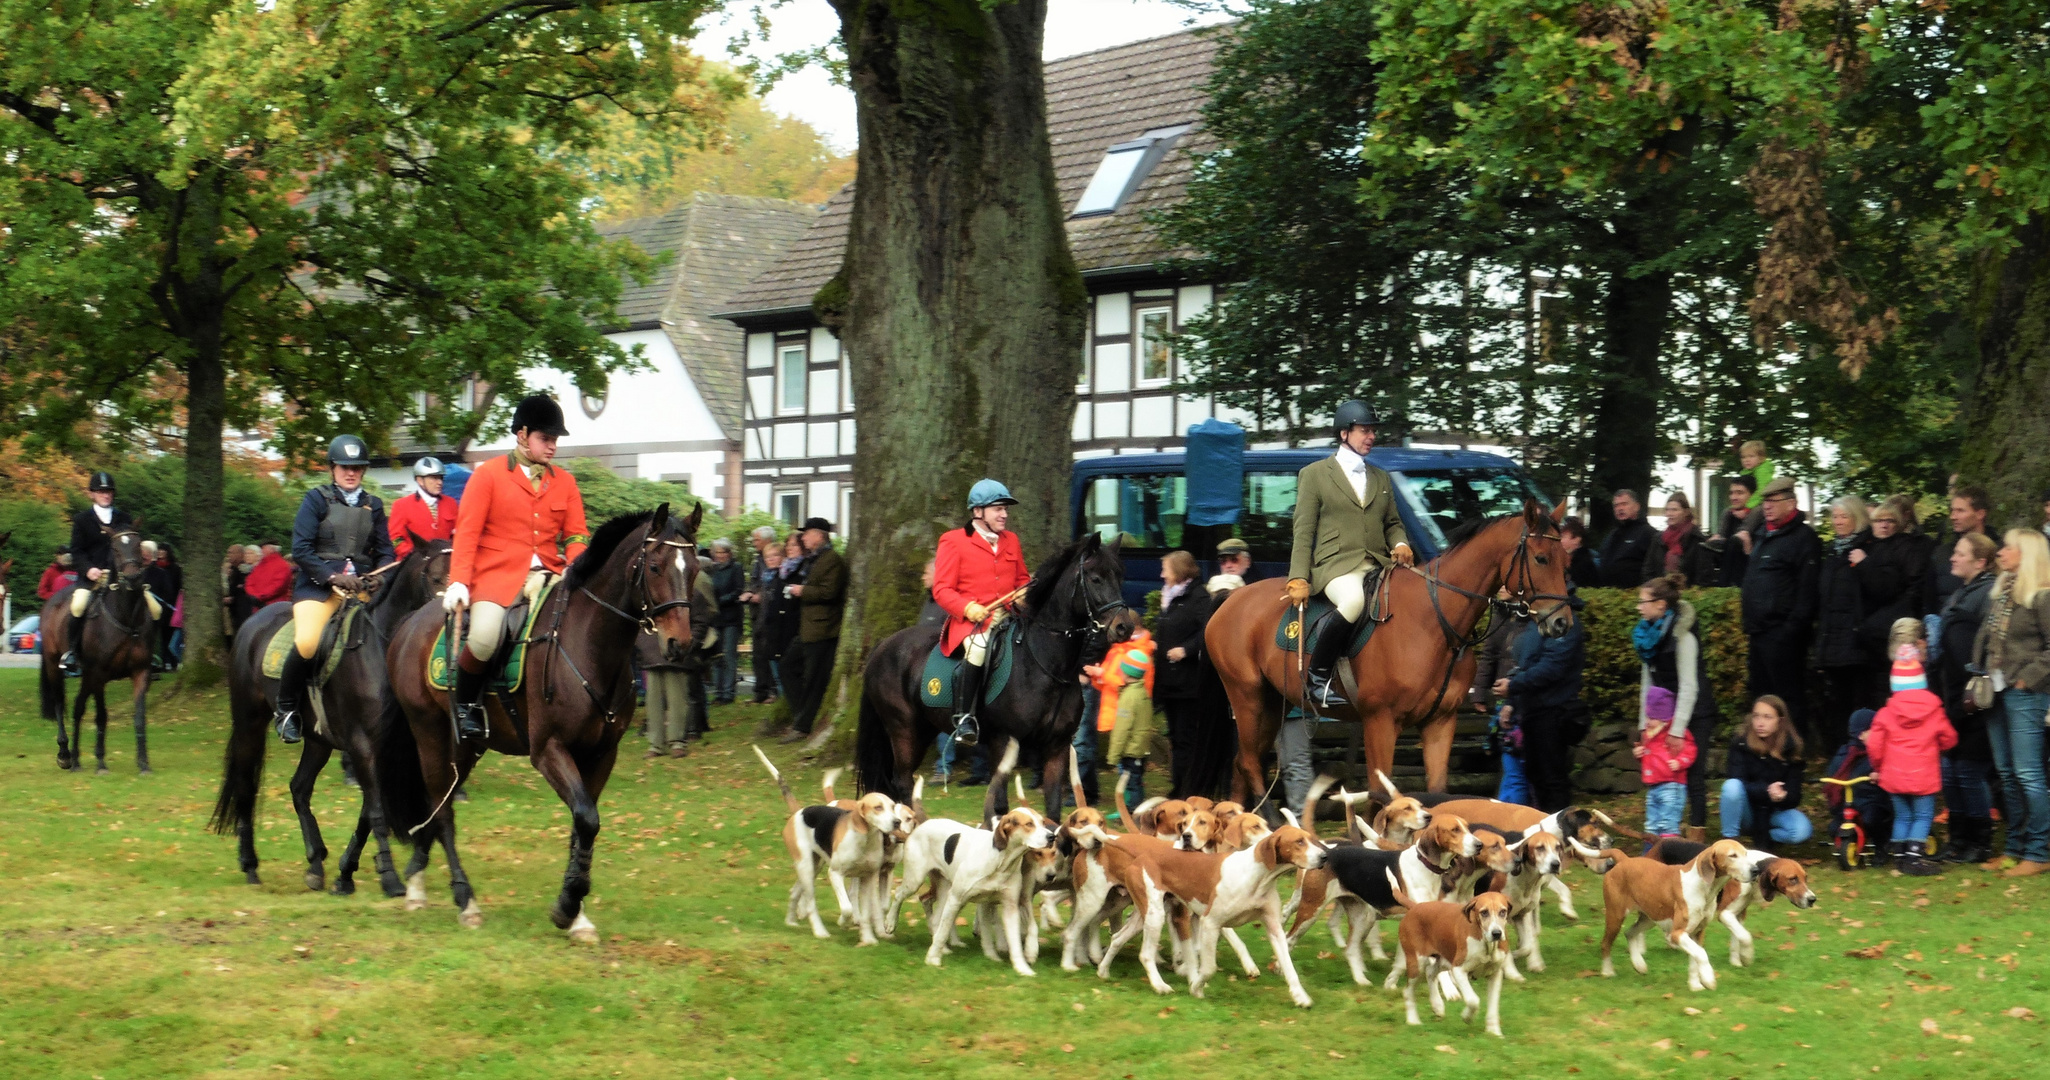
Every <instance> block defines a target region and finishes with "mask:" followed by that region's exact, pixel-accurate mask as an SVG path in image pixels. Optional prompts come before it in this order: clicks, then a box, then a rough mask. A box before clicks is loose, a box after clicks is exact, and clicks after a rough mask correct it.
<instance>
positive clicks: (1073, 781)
mask: <svg viewBox="0 0 2050 1080" xmlns="http://www.w3.org/2000/svg"><path fill="white" fill-rule="evenodd" d="M1068 789H1069V790H1070V791H1071V792H1072V793H1073V794H1074V796H1075V805H1076V806H1080V807H1083V808H1085V809H1086V808H1087V807H1088V806H1089V800H1088V799H1085V798H1083V797H1082V762H1081V760H1080V759H1079V758H1078V757H1076V755H1075V745H1074V744H1073V743H1069V744H1068Z"/></svg>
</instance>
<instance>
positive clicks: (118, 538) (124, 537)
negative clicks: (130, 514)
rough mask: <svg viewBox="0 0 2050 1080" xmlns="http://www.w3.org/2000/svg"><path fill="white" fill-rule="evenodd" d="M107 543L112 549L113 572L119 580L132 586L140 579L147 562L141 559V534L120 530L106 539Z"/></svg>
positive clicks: (129, 530) (131, 530)
mask: <svg viewBox="0 0 2050 1080" xmlns="http://www.w3.org/2000/svg"><path fill="white" fill-rule="evenodd" d="M107 543H108V544H110V545H112V546H113V548H114V572H115V573H117V574H120V575H121V580H123V581H126V582H129V583H131V584H133V583H134V582H136V581H138V580H140V579H141V578H142V572H143V570H145V569H147V568H148V566H149V560H148V559H145V558H143V554H142V534H141V533H139V532H137V531H135V530H134V529H121V530H119V531H117V532H115V533H114V534H113V535H111V536H109V537H107Z"/></svg>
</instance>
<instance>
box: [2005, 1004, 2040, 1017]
mask: <svg viewBox="0 0 2050 1080" xmlns="http://www.w3.org/2000/svg"><path fill="white" fill-rule="evenodd" d="M2001 1015H2003V1016H2012V1017H2014V1018H2015V1019H2016V1020H2034V1019H2035V1018H2036V1010H2034V1009H2031V1008H2029V1007H2027V1006H2025V1005H2016V1006H2015V1007H2014V1008H2012V1009H2009V1010H2007V1012H2005V1013H2003V1014H2001Z"/></svg>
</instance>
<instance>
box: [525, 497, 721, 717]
mask: <svg viewBox="0 0 2050 1080" xmlns="http://www.w3.org/2000/svg"><path fill="white" fill-rule="evenodd" d="M658 547H669V548H675V549H676V550H677V551H678V553H679V554H680V553H681V552H683V551H685V550H688V551H690V552H691V553H692V554H691V557H692V560H693V561H695V560H696V557H697V555H696V553H697V544H696V543H695V542H694V541H690V540H666V539H663V538H662V537H660V536H653V535H650V536H648V537H645V538H643V539H642V540H641V549H640V550H639V551H637V552H635V553H634V561H633V565H632V566H630V567H628V568H627V572H626V576H627V601H628V603H629V604H630V605H631V606H633V607H635V608H636V609H638V612H639V614H635V613H634V612H631V611H625V610H622V609H620V608H618V607H614V606H613V605H612V604H611V603H609V602H607V601H606V600H604V599H603V598H601V597H600V596H598V594H597V593H594V592H592V591H591V587H590V586H589V585H579V586H577V591H578V592H580V593H582V594H583V595H584V596H585V597H587V598H589V600H590V601H591V602H592V603H594V604H596V605H598V606H599V607H601V608H603V609H605V610H606V611H609V612H611V613H612V614H614V615H617V616H619V617H620V618H622V619H625V620H626V621H627V622H630V623H633V624H635V625H636V626H638V627H640V629H641V631H642V632H643V633H649V634H652V633H654V632H655V629H656V628H655V620H656V619H657V618H659V617H661V615H662V614H663V613H664V612H667V611H671V610H674V609H676V608H680V607H681V608H687V607H689V606H690V579H689V577H688V576H686V577H685V578H684V595H683V596H682V597H681V598H680V599H676V600H665V601H663V602H662V603H659V604H650V603H649V602H648V583H647V578H646V576H645V574H646V571H647V566H648V556H649V553H650V552H652V551H654V550H655V549H656V548H658ZM636 594H638V595H639V597H640V602H639V603H638V604H633V599H634V597H635V595H636ZM568 610H569V601H568V599H567V598H565V599H564V600H563V602H562V603H561V604H559V605H557V606H556V608H555V625H553V626H551V627H549V630H548V633H547V634H545V635H543V636H541V637H539V638H535V639H532V640H531V641H529V642H528V643H529V644H534V643H536V642H553V643H554V645H555V650H554V654H553V655H556V656H560V657H562V662H563V663H565V664H568V665H569V671H570V674H572V675H575V676H576V677H577V682H578V683H579V684H581V685H582V686H583V688H584V693H586V694H589V695H591V701H592V702H593V703H594V704H596V705H597V706H598V707H599V708H601V709H603V710H605V722H606V723H611V722H612V721H613V720H615V719H618V710H616V709H614V708H613V707H612V703H611V702H610V701H609V700H607V699H606V698H605V697H602V696H600V695H599V693H598V689H597V688H596V687H594V686H592V685H591V680H589V679H587V678H584V673H583V671H581V670H579V669H578V667H577V662H576V661H575V660H574V659H572V658H571V657H570V655H569V653H568V652H566V651H564V649H563V647H562V618H563V615H564V614H566V613H567V612H568ZM632 667H633V651H632V650H631V649H629V650H627V668H626V670H628V671H631V670H632ZM541 681H542V684H543V685H542V690H541V693H542V697H543V699H544V700H547V701H554V700H555V684H554V682H553V681H552V680H551V679H550V678H549V676H548V673H547V672H546V671H545V670H544V671H543V673H542V676H541ZM615 685H616V684H615Z"/></svg>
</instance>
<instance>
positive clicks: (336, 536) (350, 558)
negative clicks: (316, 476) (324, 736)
mask: <svg viewBox="0 0 2050 1080" xmlns="http://www.w3.org/2000/svg"><path fill="white" fill-rule="evenodd" d="M369 467H370V457H369V452H368V451H367V450H366V449H365V447H364V445H363V440H362V439H359V438H357V437H356V436H354V435H340V436H336V438H335V440H334V441H333V442H331V443H329V444H328V447H327V468H328V478H329V481H330V482H329V483H325V484H322V485H320V486H319V487H316V488H314V489H313V490H311V491H308V492H307V493H306V497H305V498H303V499H301V500H299V514H298V516H297V517H295V518H293V519H292V562H293V563H294V564H295V566H296V567H297V569H298V574H297V576H296V579H295V580H294V581H293V583H292V648H291V649H289V650H287V651H286V653H285V663H284V668H283V669H282V670H281V671H280V672H279V673H278V710H277V729H278V738H280V739H282V740H284V741H285V742H286V743H296V742H298V741H299V739H300V735H301V731H300V723H299V711H300V707H301V701H302V700H303V699H304V698H305V696H306V680H307V678H308V676H310V675H311V674H312V673H313V654H314V653H316V652H319V651H320V635H321V633H322V631H324V630H326V629H327V621H328V620H329V619H331V618H333V617H334V614H335V612H337V611H339V610H341V607H342V597H343V594H345V593H352V592H359V591H361V590H362V589H363V588H364V583H365V582H366V581H367V580H369V575H370V574H371V573H373V572H375V571H377V570H379V569H382V568H383V567H384V566H385V565H386V564H388V563H390V562H392V561H393V560H394V558H395V557H396V556H394V555H393V553H392V546H391V533H390V530H389V528H388V527H387V526H386V524H385V520H384V500H382V499H380V498H378V497H377V496H375V495H372V494H371V493H369V492H368V491H365V490H363V473H364V471H365V470H366V469H368V468H369Z"/></svg>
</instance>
